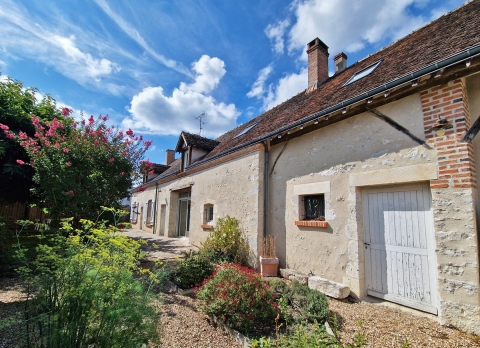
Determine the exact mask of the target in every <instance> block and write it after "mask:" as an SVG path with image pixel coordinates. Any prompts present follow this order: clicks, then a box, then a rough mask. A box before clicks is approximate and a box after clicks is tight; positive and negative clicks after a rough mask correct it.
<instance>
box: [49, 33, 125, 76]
mask: <svg viewBox="0 0 480 348" xmlns="http://www.w3.org/2000/svg"><path fill="white" fill-rule="evenodd" d="M47 40H48V41H49V42H50V43H52V44H53V45H54V46H57V47H58V48H61V49H62V50H63V51H64V53H65V56H66V58H67V59H68V60H69V63H70V64H71V67H70V68H72V66H73V68H74V69H75V70H77V69H81V70H83V71H82V72H83V73H84V74H86V75H87V76H89V77H91V78H93V79H94V80H96V81H100V80H99V78H100V77H101V76H104V75H110V74H111V73H112V71H115V72H118V71H120V68H119V67H118V66H117V65H116V64H115V63H112V62H111V61H109V60H108V59H105V58H101V59H95V58H93V57H92V56H91V55H90V54H89V53H85V52H82V51H80V49H79V48H78V47H77V46H76V45H75V37H74V36H70V37H68V38H67V37H62V36H59V35H53V36H52V37H51V38H48V39H47ZM82 72H81V71H71V70H70V71H69V72H68V73H69V74H71V75H73V76H76V75H78V74H81V73H82Z"/></svg>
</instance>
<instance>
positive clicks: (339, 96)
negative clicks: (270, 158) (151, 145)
mask: <svg viewBox="0 0 480 348" xmlns="http://www.w3.org/2000/svg"><path fill="white" fill-rule="evenodd" d="M479 18H480V1H479V0H474V1H472V2H470V3H468V4H466V5H464V6H462V7H460V8H458V9H457V10H455V11H452V12H450V13H448V14H446V15H444V16H442V17H440V18H438V19H437V20H435V21H433V22H431V23H429V24H428V25H426V26H424V27H422V28H420V29H418V30H417V31H415V32H413V33H411V34H410V35H408V36H406V37H404V38H403V39H401V40H398V41H397V42H395V43H393V44H391V45H390V46H387V47H385V48H383V49H381V50H380V51H378V52H376V53H374V54H372V55H370V56H368V57H367V58H365V59H363V60H361V61H358V62H356V63H355V64H353V65H351V66H349V67H347V68H346V69H345V70H344V71H342V72H340V73H338V74H336V75H334V76H332V77H330V78H329V79H328V80H326V81H325V83H323V84H322V85H320V86H319V87H318V89H317V90H316V91H313V92H311V93H305V92H302V93H299V94H297V95H296V96H294V97H293V98H291V99H289V100H287V101H286V102H284V103H282V104H280V105H278V106H276V107H275V108H273V109H270V110H268V111H267V112H265V113H264V114H262V115H260V116H258V117H256V118H254V119H252V120H250V121H249V122H247V123H246V124H244V125H242V126H240V127H237V128H235V129H233V130H231V131H229V132H227V133H225V134H223V135H221V136H220V137H218V138H217V140H218V141H219V142H220V144H219V145H218V146H217V147H215V149H213V151H211V152H210V153H209V154H208V155H207V156H206V159H208V158H211V157H212V156H215V155H218V154H221V153H223V152H227V151H229V150H231V149H233V148H235V147H238V146H241V145H242V144H244V143H248V142H251V141H254V140H255V139H259V138H261V137H262V136H265V135H267V134H269V133H271V132H274V131H275V130H277V129H280V128H282V127H284V126H287V125H289V124H293V123H295V122H297V121H299V120H301V119H303V118H305V117H308V116H310V115H312V114H314V113H316V112H318V111H321V110H324V109H327V108H329V107H332V106H334V105H337V104H339V103H341V102H343V101H347V100H349V99H351V98H353V97H355V96H358V95H361V94H362V93H365V92H367V91H370V90H372V89H374V88H377V87H379V86H382V85H384V84H386V83H388V82H390V81H392V80H395V79H398V78H401V77H403V76H407V75H409V74H411V73H413V72H415V71H417V70H419V69H422V68H424V67H426V66H429V65H431V64H434V63H436V62H438V61H441V60H443V59H445V58H447V57H450V56H452V55H455V54H457V53H460V52H462V51H463V50H466V49H467V48H469V47H472V46H476V45H479V44H480V29H479V26H478V23H479ZM381 59H382V60H383V61H382V63H381V64H380V65H379V66H378V68H377V69H376V70H375V71H374V72H373V73H371V74H370V75H368V76H366V77H365V78H363V79H361V80H358V81H355V82H353V83H350V84H349V85H347V86H343V85H344V84H345V82H347V81H348V79H349V78H350V77H352V75H353V74H354V73H355V72H358V71H360V70H362V69H364V68H366V67H368V66H370V65H372V64H374V63H376V62H378V61H379V60H381ZM305 87H307V86H305ZM255 122H258V124H257V125H256V126H255V127H253V128H252V129H250V130H249V131H248V132H246V133H245V134H242V135H240V136H238V137H236V135H237V134H239V133H241V132H242V130H243V129H245V128H247V127H249V126H250V125H252V124H254V123H255Z"/></svg>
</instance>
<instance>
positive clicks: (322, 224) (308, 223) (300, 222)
mask: <svg viewBox="0 0 480 348" xmlns="http://www.w3.org/2000/svg"><path fill="white" fill-rule="evenodd" d="M295 225H297V226H301V227H319V228H327V227H328V222H327V221H315V220H297V221H295Z"/></svg>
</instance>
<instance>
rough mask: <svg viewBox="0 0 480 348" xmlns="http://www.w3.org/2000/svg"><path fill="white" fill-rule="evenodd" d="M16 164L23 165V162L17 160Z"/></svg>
mask: <svg viewBox="0 0 480 348" xmlns="http://www.w3.org/2000/svg"><path fill="white" fill-rule="evenodd" d="M17 163H18V164H20V165H23V164H25V162H23V161H22V160H17Z"/></svg>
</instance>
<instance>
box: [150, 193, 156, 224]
mask: <svg viewBox="0 0 480 348" xmlns="http://www.w3.org/2000/svg"><path fill="white" fill-rule="evenodd" d="M153 220H155V200H154V199H153V200H152V207H151V212H150V224H151V225H153Z"/></svg>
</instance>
